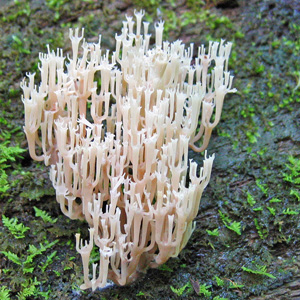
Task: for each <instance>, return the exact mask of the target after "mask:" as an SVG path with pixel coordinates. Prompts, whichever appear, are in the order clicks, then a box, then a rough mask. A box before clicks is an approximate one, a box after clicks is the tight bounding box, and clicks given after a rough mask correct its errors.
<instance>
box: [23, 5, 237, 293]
mask: <svg viewBox="0 0 300 300" xmlns="http://www.w3.org/2000/svg"><path fill="white" fill-rule="evenodd" d="M143 15H144V13H143V12H142V11H141V12H135V21H133V18H132V17H127V20H126V21H125V22H123V28H122V32H121V34H120V35H116V37H115V39H116V49H115V51H114V52H113V53H110V52H109V51H103V49H102V47H101V43H100V41H101V36H100V37H99V41H98V43H87V42H86V41H85V40H84V39H83V33H84V30H83V29H82V31H81V34H79V30H78V29H75V32H74V31H73V30H72V29H70V39H71V42H72V52H73V53H72V55H71V56H69V55H67V58H66V57H64V56H63V52H62V49H57V52H56V53H55V52H54V51H51V50H50V48H49V46H48V53H47V54H42V53H40V55H39V59H40V64H39V71H40V75H41V82H40V84H39V85H38V86H36V85H35V84H34V76H35V74H27V77H28V79H29V80H25V79H24V80H23V81H22V83H21V87H22V89H23V96H22V100H23V103H24V106H25V126H24V131H25V133H26V136H27V140H28V147H29V151H30V155H31V157H32V158H33V159H34V160H37V161H44V163H45V164H46V165H50V167H51V169H50V179H51V181H52V184H53V186H54V188H55V190H56V199H57V201H58V203H59V204H60V207H61V210H62V212H63V213H64V214H65V215H66V216H68V217H69V218H71V219H85V220H86V221H87V223H88V225H89V227H90V229H89V242H85V243H83V242H82V240H80V235H79V234H76V249H77V251H78V252H79V253H80V254H81V256H82V263H83V271H84V284H83V285H82V286H81V288H82V289H86V288H92V289H93V290H94V289H96V288H97V287H104V286H105V285H106V283H107V280H112V281H114V282H115V283H117V284H119V285H125V284H127V283H130V282H132V281H133V280H135V279H136V278H137V276H138V275H139V273H140V272H142V271H145V270H146V269H147V268H148V267H157V266H158V265H160V264H163V263H164V262H166V261H167V260H168V259H169V257H174V256H177V255H178V253H179V252H180V251H181V250H182V248H183V247H184V246H185V245H186V243H187V241H188V239H189V237H190V235H191V233H192V231H193V229H194V222H193V220H194V218H195V217H196V215H197V211H198V207H199V202H200V199H201V195H202V192H203V190H204V188H205V187H206V186H207V184H208V182H209V179H210V174H211V169H212V164H213V159H214V156H210V157H207V156H206V154H205V159H204V161H203V167H201V168H200V171H199V170H198V172H197V167H198V165H197V163H196V162H194V161H192V160H189V159H188V149H189V147H191V148H192V149H193V150H194V151H197V152H201V151H203V150H205V148H206V147H207V145H208V142H209V139H210V136H211V132H212V129H213V128H214V127H215V126H216V125H217V124H218V122H219V120H220V116H221V111H222V106H223V101H224V97H225V95H226V93H228V92H234V91H235V89H232V88H231V86H232V79H233V76H230V73H229V72H228V70H227V69H228V58H229V54H230V49H231V43H224V41H223V40H222V41H221V42H220V43H218V42H210V43H209V47H208V51H206V49H205V48H204V46H203V45H202V46H201V47H199V49H198V51H197V53H196V54H195V56H194V47H193V44H191V45H190V46H189V47H188V48H186V47H185V45H184V44H183V43H182V42H181V41H175V42H173V43H169V42H163V39H162V36H163V26H164V23H163V22H159V23H157V24H156V25H155V45H154V46H153V47H150V36H151V35H150V34H149V33H148V27H149V23H147V22H142V17H143ZM82 40H83V41H82ZM81 41H82V42H81ZM80 43H81V48H80V47H79V44H80ZM79 49H81V51H80V50H79ZM211 120H213V121H211ZM199 143H201V145H199ZM38 148H39V149H41V150H36V149H38ZM94 246H96V247H98V248H99V264H94V263H93V264H92V266H91V268H90V267H89V265H90V262H89V260H90V254H91V251H92V249H93V247H94ZM90 269H91V271H92V275H91V277H89V272H90Z"/></svg>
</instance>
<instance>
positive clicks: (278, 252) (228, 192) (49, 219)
mask: <svg viewBox="0 0 300 300" xmlns="http://www.w3.org/2000/svg"><path fill="white" fill-rule="evenodd" d="M246 2H247V3H246ZM132 3H133V4H132ZM134 8H137V9H139V8H145V9H146V10H147V11H148V12H149V14H148V16H147V18H148V19H149V20H152V21H156V20H159V18H160V17H163V18H164V20H165V24H166V29H167V32H166V37H167V38H168V39H169V40H171V41H173V40H175V39H177V38H180V39H182V40H183V42H185V43H190V42H193V43H195V46H199V45H201V44H202V43H204V44H207V43H208V40H209V39H213V40H219V39H220V38H224V39H226V40H230V41H233V51H232V58H231V61H230V68H231V69H232V70H233V75H234V76H235V79H234V87H235V88H237V89H238V92H237V93H236V94H233V95H227V96H226V99H225V103H224V109H223V113H222V121H221V122H220V124H219V126H218V127H217V129H216V130H215V131H214V132H213V136H212V139H211V144H210V146H209V148H208V152H209V153H210V154H211V153H215V154H216V159H215V162H214V168H213V174H212V178H211V182H210V184H209V186H208V187H207V189H206V191H205V192H204V195H203V199H202V202H201V205H200V209H199V214H198V216H197V218H196V223H197V226H196V230H195V231H194V233H193V235H192V237H191V239H190V241H189V243H188V245H187V247H186V248H185V249H184V250H183V251H182V252H181V254H180V255H179V257H177V258H173V259H170V260H169V261H168V262H167V263H166V265H164V266H162V267H161V268H159V269H152V270H149V271H148V272H147V273H146V274H145V275H144V276H141V278H140V279H139V280H138V281H136V282H135V283H133V284H131V285H129V286H125V287H118V286H115V285H110V286H108V287H107V288H105V289H102V290H97V291H95V292H94V293H92V292H91V291H89V290H88V291H81V290H80V289H79V286H80V284H81V283H82V268H81V261H80V256H79V254H77V252H76V250H75V238H74V234H75V233H77V232H80V233H81V234H82V236H83V237H87V225H86V224H85V223H83V222H80V221H72V220H69V219H67V218H66V217H64V216H63V215H62V213H61V212H60V209H59V206H58V204H57V203H56V200H55V192H54V190H53V188H52V187H51V184H50V181H49V178H48V170H47V168H46V167H44V166H43V165H42V164H40V163H36V162H34V161H32V160H31V158H30V157H29V154H28V151H25V152H22V151H19V150H18V149H20V148H22V149H25V150H26V149H27V148H26V147H27V144H26V141H25V136H24V134H23V132H22V129H21V127H22V126H23V122H24V121H23V104H22V101H21V90H20V81H21V80H22V78H23V77H24V76H25V73H26V72H28V71H30V72H35V71H36V70H37V68H38V53H39V52H40V51H42V52H45V51H46V44H50V45H51V48H52V49H56V48H57V47H61V48H63V49H64V52H65V53H66V52H67V51H69V50H70V43H69V40H68V28H71V27H85V31H86V38H87V40H88V41H96V40H97V37H98V34H99V33H101V34H102V45H103V47H104V48H108V49H113V47H114V36H115V32H118V31H119V30H120V28H121V25H122V21H123V19H124V16H125V14H132V13H133V10H134ZM299 17H300V6H299V3H298V1H296V0H294V1H293V0H289V1H280V0H272V1H264V0H263V1H257V0H250V1H238V0H237V1H226V0H225V1H208V0H207V1H199V0H187V1H172V0H169V1H159V0H150V1H133V2H131V1H94V0H85V1H79V0H75V1H67V0H46V1H41V0H32V1H25V0H15V1H1V4H0V32H1V36H0V144H1V145H2V148H1V149H2V150H3V149H4V146H3V145H5V147H6V148H8V147H14V149H13V150H12V151H10V152H9V151H7V150H5V151H4V150H3V151H2V153H1V154H0V168H1V169H2V170H4V171H3V172H4V173H5V175H3V173H0V183H1V184H2V182H4V183H3V185H2V186H0V215H1V216H3V215H4V216H5V217H2V218H1V227H0V252H1V253H0V299H72V300H73V299H102V300H103V299H107V300H108V299H214V300H217V299H228V300H229V299H230V300H231V299H257V300H261V299H282V300H284V299H299V297H300V279H299V278H300V271H299V267H300V264H299V259H300V225H299V224H300V222H299V221H300V220H299V219H300V217H299V215H300V195H299V194H300V192H299V190H300V179H299V177H300V162H299V161H300V147H299V146H300V128H299V127H300V123H299V120H300V87H299V88H297V87H298V85H299V81H300V65H299V61H300V21H299ZM8 153H10V154H8ZM7 155H10V156H7ZM190 155H191V157H193V159H195V160H197V161H198V162H199V163H201V160H202V155H199V154H195V153H193V152H192V151H191V152H190ZM12 158H13V159H12ZM3 159H4V160H3ZM1 174H2V175H1ZM3 180H4V181H3ZM7 184H8V186H7ZM4 186H5V187H4ZM34 207H36V208H38V209H39V210H42V211H43V213H37V210H36V209H35V208H34ZM15 218H16V219H15ZM56 219H57V220H56ZM20 224H23V225H20ZM22 226H23V227H22ZM12 227H13V228H16V229H15V230H18V231H20V232H21V233H22V234H21V233H20V232H17V233H16V232H15V231H14V230H13V229H12ZM26 228H28V229H26Z"/></svg>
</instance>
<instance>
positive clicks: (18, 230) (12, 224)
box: [2, 215, 30, 239]
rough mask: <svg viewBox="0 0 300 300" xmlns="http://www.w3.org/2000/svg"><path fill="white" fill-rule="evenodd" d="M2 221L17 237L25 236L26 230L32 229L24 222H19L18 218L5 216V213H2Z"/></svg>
mask: <svg viewBox="0 0 300 300" xmlns="http://www.w3.org/2000/svg"><path fill="white" fill-rule="evenodd" d="M2 223H3V225H4V226H5V227H7V229H8V230H9V231H10V233H11V234H12V235H13V236H14V237H15V238H16V239H22V238H24V237H25V232H26V231H27V230H29V229H30V228H29V227H27V226H24V225H23V224H22V223H19V224H18V219H17V218H11V219H9V218H7V217H5V215H2Z"/></svg>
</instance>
